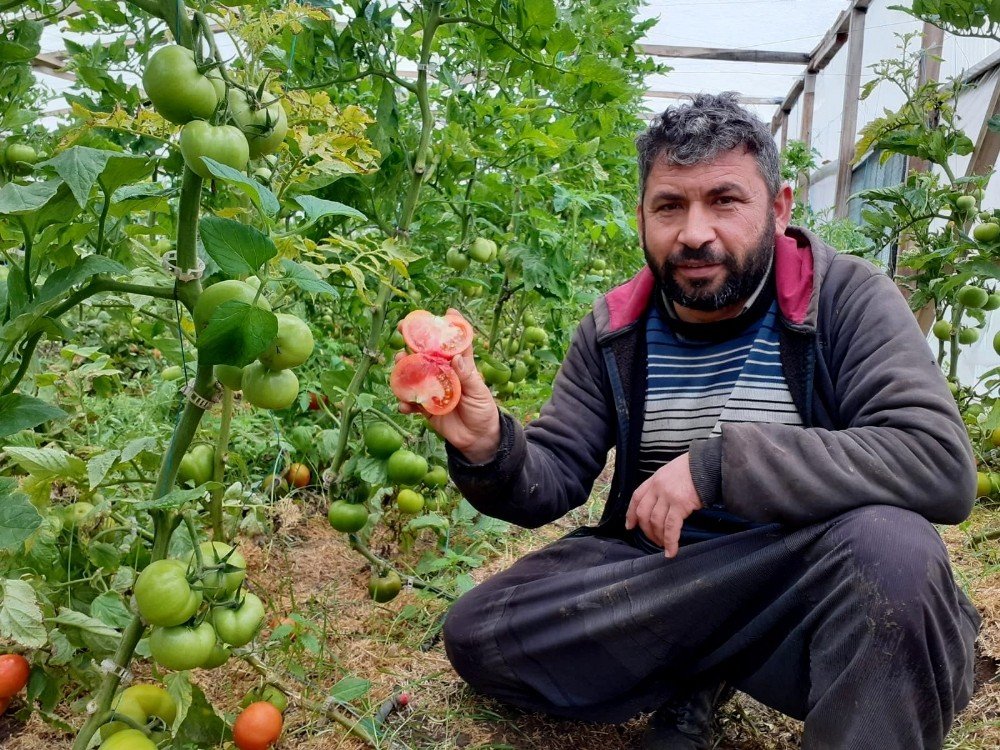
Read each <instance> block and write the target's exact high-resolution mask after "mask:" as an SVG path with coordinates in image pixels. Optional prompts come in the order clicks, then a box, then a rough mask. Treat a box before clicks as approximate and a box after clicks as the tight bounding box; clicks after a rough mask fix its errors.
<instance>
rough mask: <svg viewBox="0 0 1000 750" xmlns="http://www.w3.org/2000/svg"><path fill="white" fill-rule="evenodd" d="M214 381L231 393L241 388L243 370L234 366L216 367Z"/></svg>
mask: <svg viewBox="0 0 1000 750" xmlns="http://www.w3.org/2000/svg"><path fill="white" fill-rule="evenodd" d="M215 379H216V380H218V381H219V382H220V383H222V384H223V385H224V386H226V388H228V389H229V390H231V391H238V390H240V389H242V388H243V368H242V367H236V366H234V365H216V366H215Z"/></svg>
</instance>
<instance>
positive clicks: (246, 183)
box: [202, 156, 281, 216]
mask: <svg viewBox="0 0 1000 750" xmlns="http://www.w3.org/2000/svg"><path fill="white" fill-rule="evenodd" d="M202 163H203V164H204V165H205V167H206V168H207V169H208V171H209V172H211V173H212V175H213V176H215V177H217V178H218V179H220V180H223V181H225V182H228V183H230V184H232V185H235V186H236V187H237V188H239V189H240V190H242V191H243V192H244V193H246V194H247V196H248V197H249V198H250V200H251V201H253V204H254V205H255V206H256V207H257V208H259V209H260V210H261V211H263V212H264V213H266V214H267V215H268V216H274V215H275V214H276V213H278V210H279V209H280V208H281V206H280V205H278V199H277V198H276V197H275V195H274V193H272V192H271V191H270V190H268V189H267V188H266V187H264V186H263V185H261V184H260V183H259V182H254V181H253V180H251V179H250V178H249V177H247V176H246V175H245V174H243V173H242V172H237V171H236V170H235V169H233V168H232V167H227V166H226V165H225V164H220V163H219V162H217V161H216V160H215V159H209V158H208V157H207V156H203V157H202Z"/></svg>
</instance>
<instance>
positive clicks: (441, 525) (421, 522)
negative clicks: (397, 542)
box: [404, 513, 450, 536]
mask: <svg viewBox="0 0 1000 750" xmlns="http://www.w3.org/2000/svg"><path fill="white" fill-rule="evenodd" d="M449 526H450V524H449V523H448V519H447V518H444V517H443V516H439V515H438V514H437V513H425V514H423V515H420V516H417V517H416V518H414V519H413V520H412V521H410V522H409V523H407V524H406V526H405V527H404V530H405V531H410V532H418V531H422V530H423V529H432V530H433V531H434V533H435V534H439V535H441V536H444V535H445V534H447V533H448V527H449Z"/></svg>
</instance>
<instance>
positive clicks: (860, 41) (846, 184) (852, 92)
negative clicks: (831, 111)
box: [833, 6, 868, 219]
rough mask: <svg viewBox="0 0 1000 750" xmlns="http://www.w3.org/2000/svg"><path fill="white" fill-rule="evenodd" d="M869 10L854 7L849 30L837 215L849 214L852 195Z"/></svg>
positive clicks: (835, 212) (840, 217)
mask: <svg viewBox="0 0 1000 750" xmlns="http://www.w3.org/2000/svg"><path fill="white" fill-rule="evenodd" d="M867 12H868V9H867V8H862V7H857V6H855V7H854V9H853V10H852V11H851V25H850V28H849V29H848V31H847V75H846V77H845V80H844V115H843V118H842V119H841V124H840V156H839V162H838V165H837V166H838V169H837V199H836V203H835V204H834V214H833V215H834V216H835V217H836V218H838V219H843V218H846V217H847V199H848V197H849V196H850V194H851V166H852V162H853V161H854V142H855V139H856V138H857V130H858V96H859V95H860V92H861V62H862V60H861V56H862V53H863V52H864V48H865V15H866V14H867Z"/></svg>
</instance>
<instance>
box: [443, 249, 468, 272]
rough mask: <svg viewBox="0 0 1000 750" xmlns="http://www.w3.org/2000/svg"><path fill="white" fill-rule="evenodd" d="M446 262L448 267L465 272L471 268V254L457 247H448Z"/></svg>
mask: <svg viewBox="0 0 1000 750" xmlns="http://www.w3.org/2000/svg"><path fill="white" fill-rule="evenodd" d="M444 262H445V265H447V266H448V268H450V269H451V270H453V271H457V272H458V273H464V272H465V271H467V270H468V269H469V256H468V255H466V254H465V253H463V252H462V251H461V250H459V249H458V248H457V247H452V248H449V249H448V252H447V253H445V256H444Z"/></svg>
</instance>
